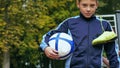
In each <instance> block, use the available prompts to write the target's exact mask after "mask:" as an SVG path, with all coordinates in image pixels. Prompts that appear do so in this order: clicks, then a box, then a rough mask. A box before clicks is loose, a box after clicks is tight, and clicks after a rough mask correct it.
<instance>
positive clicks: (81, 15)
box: [80, 13, 95, 21]
mask: <svg viewBox="0 0 120 68" xmlns="http://www.w3.org/2000/svg"><path fill="white" fill-rule="evenodd" d="M80 17H82V18H83V19H85V20H87V21H89V20H91V19H93V18H95V16H94V15H92V16H91V17H90V18H86V17H85V16H83V14H82V13H80Z"/></svg>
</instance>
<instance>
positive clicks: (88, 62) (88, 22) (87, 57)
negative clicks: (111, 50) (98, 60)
mask: <svg viewBox="0 0 120 68" xmlns="http://www.w3.org/2000/svg"><path fill="white" fill-rule="evenodd" d="M87 23H88V42H87V43H88V44H87V46H88V47H87V51H86V52H87V64H86V68H88V65H89V62H88V61H89V59H88V58H89V24H90V22H87Z"/></svg>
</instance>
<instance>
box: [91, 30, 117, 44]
mask: <svg viewBox="0 0 120 68" xmlns="http://www.w3.org/2000/svg"><path fill="white" fill-rule="evenodd" d="M116 38H117V35H116V34H115V33H114V32H113V31H105V32H104V33H103V34H101V35H100V36H99V37H98V38H96V39H94V40H93V41H92V45H97V44H104V43H107V42H110V41H112V40H115V39H116Z"/></svg>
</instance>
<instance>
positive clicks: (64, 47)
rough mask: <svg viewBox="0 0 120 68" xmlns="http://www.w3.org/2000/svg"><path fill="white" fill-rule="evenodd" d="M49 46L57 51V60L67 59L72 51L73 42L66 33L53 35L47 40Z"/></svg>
mask: <svg viewBox="0 0 120 68" xmlns="http://www.w3.org/2000/svg"><path fill="white" fill-rule="evenodd" d="M48 43H49V46H50V47H52V48H53V49H55V50H57V51H58V55H59V58H60V59H59V60H64V59H66V58H68V57H69V56H70V55H71V54H72V52H73V51H74V42H73V39H72V37H71V36H70V35H68V34H66V33H55V34H53V35H52V36H51V37H50V39H49V42H48Z"/></svg>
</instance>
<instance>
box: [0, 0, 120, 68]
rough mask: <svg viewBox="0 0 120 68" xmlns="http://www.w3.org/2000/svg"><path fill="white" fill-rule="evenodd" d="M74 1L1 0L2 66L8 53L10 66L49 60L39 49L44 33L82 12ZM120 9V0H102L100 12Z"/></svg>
mask: <svg viewBox="0 0 120 68" xmlns="http://www.w3.org/2000/svg"><path fill="white" fill-rule="evenodd" d="M75 3H76V0H0V62H1V63H0V68H2V66H3V65H4V64H3V63H2V62H3V61H4V60H5V59H6V58H4V57H5V56H4V54H5V53H6V54H9V55H10V57H9V58H10V61H9V62H10V68H26V67H25V66H27V65H29V66H30V67H29V68H35V67H36V65H38V64H39V63H42V62H44V63H46V62H47V61H48V62H49V59H48V58H46V59H44V58H43V57H45V56H43V52H42V51H41V50H40V49H39V44H40V42H41V39H42V36H43V34H45V33H46V32H48V31H49V30H51V29H53V28H55V27H56V26H57V25H58V24H59V23H61V22H62V21H63V20H65V19H66V18H68V17H72V16H76V15H79V11H78V8H77V7H76V4H75ZM118 9H120V0H99V8H98V9H97V14H115V11H116V10H118ZM41 54H42V55H41ZM41 58H42V59H41ZM43 59H44V60H46V61H43ZM47 59H48V60H47ZM53 62H54V61H53ZM61 62H62V61H61ZM28 63H29V64H28ZM61 64H63V63H61ZM45 66H46V65H44V64H42V65H41V67H42V68H47V67H45ZM47 66H48V65H47ZM58 66H59V65H58ZM60 66H61V65H60ZM53 68H55V67H54V66H53ZM59 68H62V67H59Z"/></svg>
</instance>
